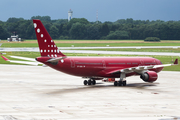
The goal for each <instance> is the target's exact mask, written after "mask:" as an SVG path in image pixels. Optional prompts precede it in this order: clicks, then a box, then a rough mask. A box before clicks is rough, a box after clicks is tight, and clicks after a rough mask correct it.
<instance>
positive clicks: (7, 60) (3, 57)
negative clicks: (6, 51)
mask: <svg viewBox="0 0 180 120" xmlns="http://www.w3.org/2000/svg"><path fill="white" fill-rule="evenodd" d="M1 57H2V58H3V59H4V60H5V61H9V59H7V58H6V57H4V56H1Z"/></svg>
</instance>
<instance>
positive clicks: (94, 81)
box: [84, 79, 96, 85]
mask: <svg viewBox="0 0 180 120" xmlns="http://www.w3.org/2000/svg"><path fill="white" fill-rule="evenodd" d="M95 84H96V80H92V79H89V80H84V85H95Z"/></svg>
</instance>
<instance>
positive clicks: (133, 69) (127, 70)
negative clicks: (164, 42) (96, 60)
mask: <svg viewBox="0 0 180 120" xmlns="http://www.w3.org/2000/svg"><path fill="white" fill-rule="evenodd" d="M173 65H178V59H176V60H175V62H174V64H164V65H150V66H137V67H130V68H125V69H118V70H114V71H111V72H109V73H108V74H117V73H121V72H124V73H131V72H136V73H142V72H143V71H147V70H149V69H156V68H160V67H167V66H173Z"/></svg>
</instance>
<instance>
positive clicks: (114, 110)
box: [0, 64, 180, 120]
mask: <svg viewBox="0 0 180 120" xmlns="http://www.w3.org/2000/svg"><path fill="white" fill-rule="evenodd" d="M158 75H159V78H158V80H157V81H156V82H155V83H145V82H143V81H142V80H141V79H140V78H139V76H133V77H129V78H127V86H123V87H115V86H113V83H104V82H102V81H97V84H96V85H95V86H84V85H83V80H84V79H82V78H80V77H76V76H71V75H67V74H64V73H61V72H59V71H56V70H53V69H51V68H49V67H42V66H25V65H2V64H0V120H42V119H43V120H56V119H65V120H119V119H125V120H134V119H139V120H177V119H180V87H179V85H180V72H169V71H162V72H160V73H159V74H158Z"/></svg>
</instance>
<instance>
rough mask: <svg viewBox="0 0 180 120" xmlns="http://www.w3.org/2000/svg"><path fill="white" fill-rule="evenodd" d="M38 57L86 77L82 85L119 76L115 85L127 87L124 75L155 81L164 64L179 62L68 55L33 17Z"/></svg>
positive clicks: (141, 58) (63, 69)
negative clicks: (59, 48)
mask: <svg viewBox="0 0 180 120" xmlns="http://www.w3.org/2000/svg"><path fill="white" fill-rule="evenodd" d="M33 23H34V29H35V32H36V37H37V40H38V44H39V50H40V53H41V57H37V58H36V60H37V61H38V62H41V63H43V64H45V65H47V66H49V67H52V68H53V69H56V70H58V71H61V72H64V73H67V74H70V75H75V76H80V77H83V78H87V79H88V80H84V85H95V84H96V80H102V79H104V78H119V80H118V81H114V86H126V77H129V76H133V75H139V76H140V78H141V79H142V80H143V81H145V82H154V81H156V80H157V78H158V75H157V73H158V72H160V71H161V70H162V69H163V68H164V67H165V66H172V65H177V64H178V59H176V60H175V62H174V64H164V65H163V64H162V63H161V61H160V60H158V59H155V58H151V57H67V56H66V55H64V54H63V53H61V51H59V50H58V47H57V46H56V45H55V43H54V41H53V40H52V38H51V37H50V35H49V34H48V32H47V30H46V29H45V27H44V26H43V24H42V22H41V21H40V20H33Z"/></svg>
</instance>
